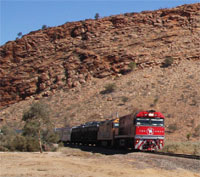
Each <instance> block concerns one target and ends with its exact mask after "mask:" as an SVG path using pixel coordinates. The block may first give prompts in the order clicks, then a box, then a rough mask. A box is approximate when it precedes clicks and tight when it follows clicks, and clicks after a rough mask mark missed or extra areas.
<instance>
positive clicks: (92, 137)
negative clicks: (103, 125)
mask: <svg viewBox="0 0 200 177" xmlns="http://www.w3.org/2000/svg"><path fill="white" fill-rule="evenodd" d="M99 123H100V122H87V123H85V124H82V125H80V126H76V127H72V130H71V142H72V143H82V144H96V143H97V134H98V129H99Z"/></svg>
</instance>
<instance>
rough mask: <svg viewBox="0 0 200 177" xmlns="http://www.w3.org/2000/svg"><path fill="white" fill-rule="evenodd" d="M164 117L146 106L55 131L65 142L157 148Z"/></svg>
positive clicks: (114, 146) (117, 146)
mask: <svg viewBox="0 0 200 177" xmlns="http://www.w3.org/2000/svg"><path fill="white" fill-rule="evenodd" d="M164 119H165V118H164V115H163V114H162V113H161V112H157V111H155V110H148V111H140V112H137V113H135V114H128V115H125V116H122V117H117V118H115V119H111V120H105V121H93V122H87V123H85V124H81V125H79V126H74V127H71V128H70V127H65V128H60V129H57V130H56V132H58V134H59V136H60V141H62V142H63V143H64V144H66V143H72V144H81V145H96V146H103V147H113V148H122V147H123V148H131V149H135V150H142V151H157V150H160V149H162V148H163V146H164V138H165V127H164Z"/></svg>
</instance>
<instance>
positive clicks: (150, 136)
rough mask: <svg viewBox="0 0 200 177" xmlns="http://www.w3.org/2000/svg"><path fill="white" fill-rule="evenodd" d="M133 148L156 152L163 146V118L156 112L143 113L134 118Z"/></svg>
mask: <svg viewBox="0 0 200 177" xmlns="http://www.w3.org/2000/svg"><path fill="white" fill-rule="evenodd" d="M133 123H134V127H135V137H134V148H135V149H139V150H158V149H162V147H163V145H164V133H165V129H164V116H163V115H162V114H161V113H160V112H156V111H152V110H151V111H143V112H140V113H138V114H136V115H135V117H134V122H133Z"/></svg>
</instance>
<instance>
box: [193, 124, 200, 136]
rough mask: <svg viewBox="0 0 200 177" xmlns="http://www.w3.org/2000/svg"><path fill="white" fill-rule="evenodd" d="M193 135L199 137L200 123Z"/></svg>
mask: <svg viewBox="0 0 200 177" xmlns="http://www.w3.org/2000/svg"><path fill="white" fill-rule="evenodd" d="M193 136H194V137H199V136H200V124H199V125H198V126H197V127H196V128H195V129H194V133H193Z"/></svg>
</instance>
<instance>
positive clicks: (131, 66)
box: [128, 61, 137, 71]
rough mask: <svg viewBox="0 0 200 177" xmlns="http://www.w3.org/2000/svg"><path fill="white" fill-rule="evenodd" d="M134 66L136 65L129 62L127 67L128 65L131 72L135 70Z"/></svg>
mask: <svg viewBox="0 0 200 177" xmlns="http://www.w3.org/2000/svg"><path fill="white" fill-rule="evenodd" d="M136 66H137V65H136V63H135V62H133V61H132V62H130V63H129V65H128V67H129V68H130V70H131V71H133V70H134V69H135V68H136Z"/></svg>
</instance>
